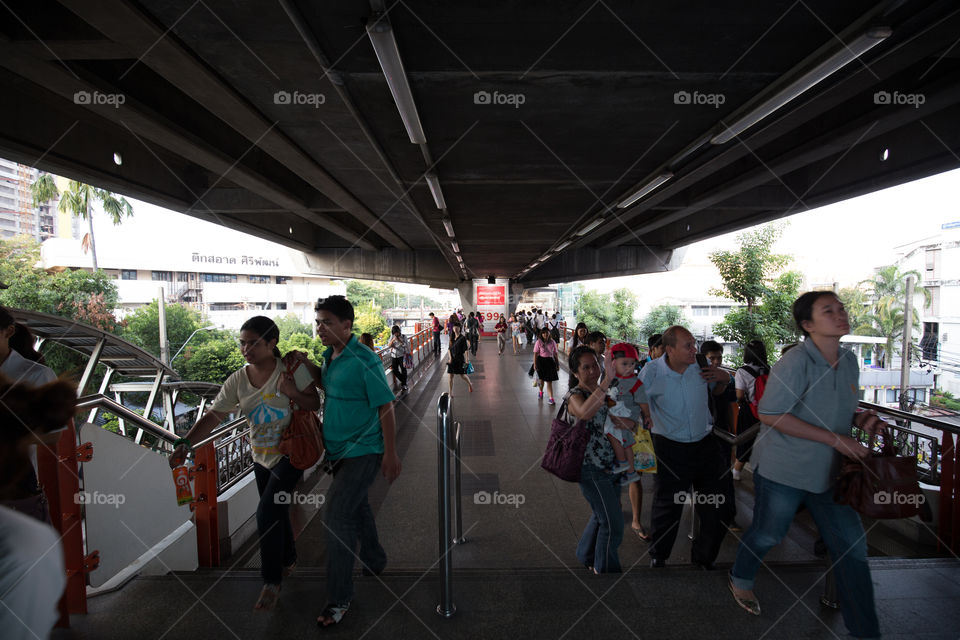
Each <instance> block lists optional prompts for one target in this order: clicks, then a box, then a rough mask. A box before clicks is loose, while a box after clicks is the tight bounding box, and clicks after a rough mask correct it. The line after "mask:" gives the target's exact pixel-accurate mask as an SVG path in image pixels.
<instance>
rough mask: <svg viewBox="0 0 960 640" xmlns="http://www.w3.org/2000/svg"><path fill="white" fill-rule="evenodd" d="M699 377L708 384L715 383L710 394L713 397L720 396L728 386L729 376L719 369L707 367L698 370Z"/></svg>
mask: <svg viewBox="0 0 960 640" xmlns="http://www.w3.org/2000/svg"><path fill="white" fill-rule="evenodd" d="M700 377H701V378H703V379H704V380H706V381H707V382H708V383H710V382H716V383H717V384H716V385H714V387H713V390H712V391H711V393H712V394H713V395H715V396H718V395H720V394H721V393H723V392H724V391H726V390H727V385H728V384H730V374H729V373H727V372H726V371H724V370H723V369H721V368H720V367H714V366H709V367H707V368H705V369H701V370H700Z"/></svg>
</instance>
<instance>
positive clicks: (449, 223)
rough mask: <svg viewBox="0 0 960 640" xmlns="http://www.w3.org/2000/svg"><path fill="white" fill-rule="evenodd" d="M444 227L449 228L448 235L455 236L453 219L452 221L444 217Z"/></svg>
mask: <svg viewBox="0 0 960 640" xmlns="http://www.w3.org/2000/svg"><path fill="white" fill-rule="evenodd" d="M443 228H444V229H446V230H447V235H448V236H450V237H451V238H453V237H455V236H454V235H453V221H451V220H450V218H444V219H443Z"/></svg>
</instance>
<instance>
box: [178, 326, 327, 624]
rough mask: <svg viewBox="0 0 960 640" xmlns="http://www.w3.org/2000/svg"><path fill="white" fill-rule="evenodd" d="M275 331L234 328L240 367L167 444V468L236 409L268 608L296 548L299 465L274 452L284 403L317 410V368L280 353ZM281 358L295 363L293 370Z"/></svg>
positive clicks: (284, 420)
mask: <svg viewBox="0 0 960 640" xmlns="http://www.w3.org/2000/svg"><path fill="white" fill-rule="evenodd" d="M279 339H280V330H279V329H278V328H277V325H276V323H274V321H273V320H271V319H270V318H267V317H265V316H256V317H253V318H250V319H249V320H247V321H246V322H244V323H243V326H242V327H240V351H241V352H242V353H243V357H244V359H245V360H246V361H247V366H245V367H244V368H242V369H240V370H239V371H235V372H234V373H233V374H232V375H231V376H230V377H229V378H227V380H226V382H224V383H223V387H222V388H221V389H220V393H219V394H217V397H216V399H215V400H214V401H213V404H212V405H211V406H210V411H208V412H207V413H206V415H204V416H203V417H202V418H200V419H199V420H198V421H197V423H196V424H195V425H194V426H193V428H192V429H190V431H189V432H187V434H186V435H185V436H184V437H183V438H180V439H179V440H177V442H176V443H175V444H174V452H173V455H171V456H170V467H171V468H173V467H176V466H178V465H181V464H183V462H184V459H185V458H186V455H187V452H188V451H189V450H190V449H192V447H193V445H194V444H195V443H197V442H200V441H202V440H203V439H204V438H206V437H207V436H208V435H209V434H210V433H211V432H212V431H213V430H214V428H216V426H217V425H219V424H220V423H221V422H223V421H224V419H226V417H227V415H228V414H230V413H233V412H235V411H236V410H237V408H238V407H239V409H240V412H241V413H242V414H243V415H244V416H245V417H246V419H247V423H248V424H249V425H250V448H251V450H252V453H253V463H254V464H253V472H254V476H256V481H257V490H258V491H259V492H260V502H259V503H258V505H257V530H258V533H259V542H260V561H261V562H260V566H261V569H260V575H261V577H262V578H263V583H264V584H263V590H262V591H261V592H260V599H259V600H258V601H257V604H256V605H255V606H254V608H255V609H272V608H273V607H274V606H275V605H276V602H277V598H278V597H279V595H280V582H281V579H282V577H283V576H285V575H286V576H289V575H290V574H291V573H292V572H293V569H294V567H295V565H296V560H297V550H296V548H295V547H294V542H293V527H292V525H291V524H290V504H291V502H292V501H293V500H292V494H293V491H294V487H295V486H296V484H297V482H298V481H299V480H300V478H301V477H302V476H303V471H302V470H300V469H297V468H296V467H294V466H293V465H292V464H291V463H290V458H288V457H287V456H285V455H283V454H282V453H280V450H279V445H280V438H281V436H282V435H283V432H284V430H285V429H286V428H287V426H288V425H289V424H290V420H291V419H292V417H293V412H292V411H291V410H290V403H291V401H292V402H293V403H295V404H296V405H297V408H298V409H305V410H308V411H316V410H318V409H319V408H320V397H319V395H318V394H317V381H319V379H320V370H319V368H317V367H316V366H314V365H313V364H312V363H310V361H309V360H308V359H307V358H306V354H303V353H300V352H291V353H288V354H287V356H286V358H285V359H284V360H281V358H280V350H279V349H277V341H278V340H279ZM285 360H286V361H299V362H300V363H301V364H303V365H304V366H298V367H297V368H296V369H295V370H294V372H293V375H291V374H289V373H287V366H286V363H285Z"/></svg>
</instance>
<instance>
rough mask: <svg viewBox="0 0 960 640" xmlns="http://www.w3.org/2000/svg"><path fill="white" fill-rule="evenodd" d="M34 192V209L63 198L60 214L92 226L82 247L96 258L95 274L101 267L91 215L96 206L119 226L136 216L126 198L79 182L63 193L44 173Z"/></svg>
mask: <svg viewBox="0 0 960 640" xmlns="http://www.w3.org/2000/svg"><path fill="white" fill-rule="evenodd" d="M30 190H31V191H32V192H33V205H34V206H35V207H39V206H40V205H41V204H42V203H44V202H49V201H50V200H53V199H54V198H56V197H57V196H60V206H59V207H58V209H59V210H60V211H63V212H69V213H72V214H73V215H75V216H80V217H81V218H85V219H86V220H87V221H88V222H89V223H90V232H89V233H87V234H86V235H85V236H84V237H83V242H82V246H83V251H84V253H86V252H87V251H88V250H89V251H90V254H91V256H92V257H93V270H94V271H96V270H97V269H98V268H99V267H98V265H97V245H96V242H95V241H94V236H93V215H91V214H92V211H91V207H92V206H93V203H94V202H95V201H96V200H99V201H100V204H101V206H102V207H103V211H104V213H106V214H107V215H109V216H110V217H111V219H112V220H113V224H115V225H117V224H120V223H121V222H122V221H123V218H124V217H125V216H126V217H129V216H132V215H133V206H131V204H130V203H129V202H127V199H126V198H124V197H123V196H116V195H114V194H112V193H110V192H109V191H107V190H105V189H98V188H96V187H94V186H91V185H89V184H84V183H82V182H80V181H79V180H71V181H70V184H69V186H68V187H67V190H66V191H64V192H63V193H60V190H59V189H57V185H56V183H55V182H54V180H53V176H52V175H50V174H49V173H44V174H41V175H40V176H39V177H38V178H37V179H36V180H35V181H34V183H33V184H32V185H30Z"/></svg>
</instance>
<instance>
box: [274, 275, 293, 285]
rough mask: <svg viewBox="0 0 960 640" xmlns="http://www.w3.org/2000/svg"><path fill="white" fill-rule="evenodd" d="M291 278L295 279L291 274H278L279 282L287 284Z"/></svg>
mask: <svg viewBox="0 0 960 640" xmlns="http://www.w3.org/2000/svg"><path fill="white" fill-rule="evenodd" d="M290 280H293V278H291V277H289V276H277V284H287V282H288V281H290Z"/></svg>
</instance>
